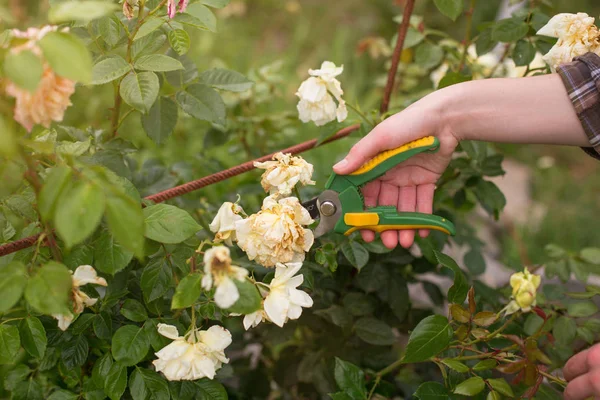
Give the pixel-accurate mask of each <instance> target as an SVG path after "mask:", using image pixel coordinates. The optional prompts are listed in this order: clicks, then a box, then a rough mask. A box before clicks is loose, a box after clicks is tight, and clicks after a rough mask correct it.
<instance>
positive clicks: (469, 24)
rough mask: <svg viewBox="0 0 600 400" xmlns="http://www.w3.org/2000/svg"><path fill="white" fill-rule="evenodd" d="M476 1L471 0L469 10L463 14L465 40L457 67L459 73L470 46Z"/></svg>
mask: <svg viewBox="0 0 600 400" xmlns="http://www.w3.org/2000/svg"><path fill="white" fill-rule="evenodd" d="M476 1H477V0H471V3H470V6H469V9H468V10H467V11H466V12H465V15H466V16H467V28H466V31H465V39H464V43H463V45H464V46H465V48H464V49H463V54H462V58H461V59H460V66H459V67H458V70H459V72H460V70H462V69H463V67H464V66H465V62H466V61H467V54H468V49H469V46H470V45H471V32H472V31H473V12H474V11H475V3H476Z"/></svg>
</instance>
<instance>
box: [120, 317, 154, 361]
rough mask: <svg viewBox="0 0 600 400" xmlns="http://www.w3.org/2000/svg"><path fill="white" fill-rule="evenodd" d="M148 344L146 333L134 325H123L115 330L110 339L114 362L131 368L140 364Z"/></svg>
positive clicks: (148, 346)
mask: <svg viewBox="0 0 600 400" xmlns="http://www.w3.org/2000/svg"><path fill="white" fill-rule="evenodd" d="M149 349H150V342H149V341H148V337H147V336H146V332H145V331H144V330H143V329H142V328H140V327H137V326H134V325H125V326H122V327H120V328H119V329H117V331H116V332H115V334H114V335H113V337H112V346H111V350H112V354H113V357H114V358H115V360H116V361H117V362H118V363H120V364H122V365H124V366H131V365H135V364H137V363H138V362H140V361H141V360H142V359H143V358H144V357H145V356H146V353H148V350H149Z"/></svg>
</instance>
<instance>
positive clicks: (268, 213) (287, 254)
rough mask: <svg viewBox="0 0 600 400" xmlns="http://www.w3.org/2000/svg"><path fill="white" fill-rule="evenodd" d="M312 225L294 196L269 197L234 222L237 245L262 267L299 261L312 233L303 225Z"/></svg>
mask: <svg viewBox="0 0 600 400" xmlns="http://www.w3.org/2000/svg"><path fill="white" fill-rule="evenodd" d="M312 222H313V220H312V219H311V218H310V215H309V214H308V211H306V209H305V208H304V207H302V205H301V204H300V202H299V201H298V199H297V198H296V197H287V198H284V199H281V200H279V201H277V200H276V199H275V198H274V197H273V196H269V197H267V198H265V200H264V201H263V206H262V210H261V211H259V212H258V213H256V214H253V215H251V216H249V217H248V218H246V219H244V220H242V221H237V222H236V224H235V227H236V233H237V238H238V246H239V247H240V248H241V249H242V250H244V251H245V252H246V254H247V256H248V258H249V259H250V260H255V261H256V262H258V263H259V264H261V265H263V266H265V267H273V266H274V265H275V264H277V263H286V262H297V261H300V262H301V261H304V257H305V253H306V252H307V251H308V250H310V248H311V246H312V244H313V242H314V235H313V233H312V231H311V230H310V229H305V228H303V226H306V225H310V224H311V223H312Z"/></svg>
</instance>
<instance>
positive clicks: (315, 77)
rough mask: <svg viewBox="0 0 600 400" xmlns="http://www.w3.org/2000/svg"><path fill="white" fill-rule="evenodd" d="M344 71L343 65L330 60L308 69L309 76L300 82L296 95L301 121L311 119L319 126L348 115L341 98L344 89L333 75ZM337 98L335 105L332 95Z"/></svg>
mask: <svg viewBox="0 0 600 400" xmlns="http://www.w3.org/2000/svg"><path fill="white" fill-rule="evenodd" d="M343 71H344V67H343V66H341V67H336V65H335V64H334V63H332V62H330V61H325V62H324V63H323V64H321V68H320V69H316V70H313V69H309V70H308V73H309V75H311V77H310V78H308V79H307V80H305V81H304V82H302V84H301V85H300V87H299V88H298V91H297V92H296V96H298V97H299V98H300V101H299V102H298V106H297V108H298V113H299V118H300V120H301V121H302V122H305V123H306V122H309V121H313V122H314V123H315V125H317V126H321V125H325V124H326V123H328V122H330V121H333V120H334V119H336V118H337V120H338V122H342V121H344V120H345V119H346V118H347V117H348V109H347V108H346V102H345V101H344V100H343V99H342V95H343V94H344V91H343V90H342V85H341V83H340V81H338V80H337V79H336V78H335V77H336V76H338V75H340V74H341V73H342V72H343ZM332 95H333V97H335V99H336V100H337V105H336V103H335V101H334V100H333V97H332Z"/></svg>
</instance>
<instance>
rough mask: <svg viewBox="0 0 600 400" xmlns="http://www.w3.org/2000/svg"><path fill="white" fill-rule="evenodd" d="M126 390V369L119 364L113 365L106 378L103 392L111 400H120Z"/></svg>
mask: <svg viewBox="0 0 600 400" xmlns="http://www.w3.org/2000/svg"><path fill="white" fill-rule="evenodd" d="M126 388H127V367H125V366H124V365H122V364H120V363H114V364H113V365H112V366H111V367H110V370H109V371H108V375H107V376H106V384H105V385H104V392H105V393H106V395H107V396H108V397H110V399H111V400H120V399H121V397H122V396H123V393H125V389H126Z"/></svg>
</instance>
